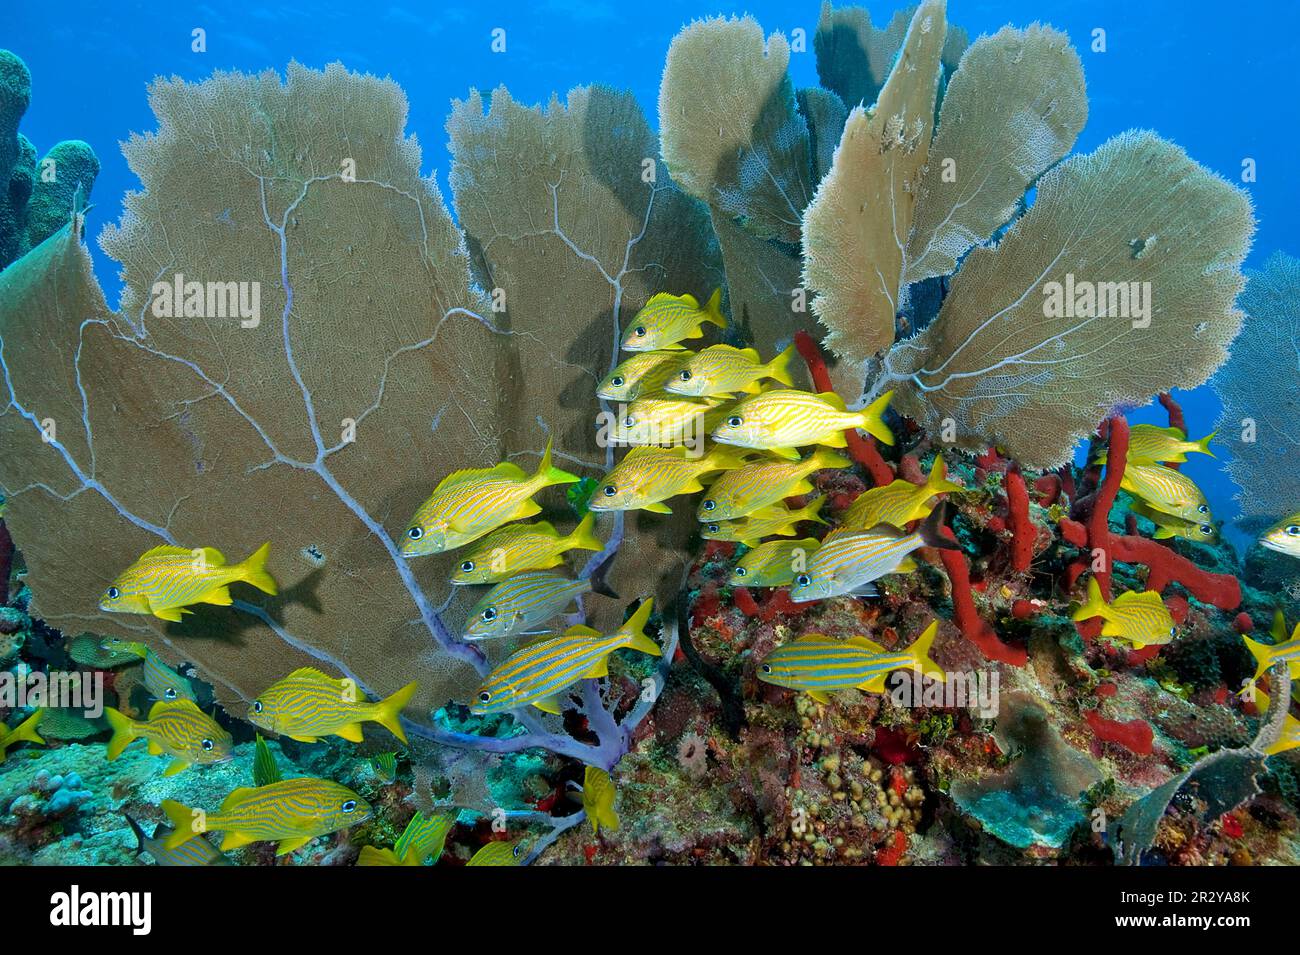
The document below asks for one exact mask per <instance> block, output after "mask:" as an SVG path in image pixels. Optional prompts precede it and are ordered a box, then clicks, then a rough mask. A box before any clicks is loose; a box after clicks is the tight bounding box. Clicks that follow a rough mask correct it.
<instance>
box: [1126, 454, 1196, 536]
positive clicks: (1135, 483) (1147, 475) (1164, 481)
mask: <svg viewBox="0 0 1300 955" xmlns="http://www.w3.org/2000/svg"><path fill="white" fill-rule="evenodd" d="M1119 486H1120V487H1122V488H1123V489H1124V490H1126V491H1128V492H1129V493H1130V494H1132V495H1134V496H1135V497H1138V498H1141V499H1142V501H1143V502H1144V503H1145V504H1147V505H1148V506H1149V507H1152V508H1154V509H1155V510H1157V511H1163V512H1164V513H1165V514H1172V515H1174V517H1181V518H1182V519H1183V520H1185V521H1197V522H1204V523H1209V522H1210V521H1211V520H1212V517H1213V516H1212V515H1211V514H1210V505H1209V503H1208V502H1207V501H1206V500H1205V494H1204V493H1202V491H1201V489H1200V488H1199V487H1197V486H1196V482H1194V481H1193V480H1192V479H1191V478H1189V477H1188V476H1187V475H1185V474H1183V473H1182V472H1181V471H1175V470H1174V469H1173V468H1167V467H1165V466H1164V465H1163V464H1131V465H1128V466H1126V467H1125V468H1124V478H1123V480H1121V481H1120V482H1119Z"/></svg>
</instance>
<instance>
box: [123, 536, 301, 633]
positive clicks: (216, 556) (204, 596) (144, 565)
mask: <svg viewBox="0 0 1300 955" xmlns="http://www.w3.org/2000/svg"><path fill="white" fill-rule="evenodd" d="M270 549H271V545H270V544H269V543H267V544H263V545H262V546H261V547H259V548H258V549H257V550H256V551H254V552H253V554H252V556H251V557H249V558H248V559H247V560H245V561H244V562H243V563H242V564H227V563H226V558H225V557H224V556H223V555H222V553H221V551H219V550H217V549H216V548H214V547H196V548H194V549H192V550H191V549H188V548H185V547H173V546H171V545H167V544H164V545H163V546H161V547H155V548H154V549H153V550H151V551H148V552H147V553H145V554H144V555H142V556H141V557H140V559H139V560H137V561H136V562H135V563H134V564H132V565H131V566H130V567H128V568H127V569H126V570H124V571H122V573H121V574H119V575H118V577H117V579H116V580H114V581H113V583H112V585H111V586H110V587H109V588H108V590H106V591H104V596H103V597H101V598H100V600H99V609H100V610H109V611H112V612H114V613H151V614H153V615H154V616H155V617H157V618H159V619H160V620H170V621H173V622H175V621H178V620H180V619H181V615H182V614H188V613H193V611H191V610H188V609H186V608H187V607H189V606H190V605H191V604H200V603H203V604H216V605H217V606H219V607H228V606H230V604H231V596H230V587H229V585H230V584H233V583H235V582H236V581H243V582H244V583H248V584H252V585H253V586H254V587H256V588H257V589H258V590H261V591H263V592H264V593H268V594H272V595H274V594H276V593H277V592H278V590H277V588H276V586H275V581H274V580H273V579H272V577H271V575H270V574H268V573H267V572H266V557H267V554H268V553H270Z"/></svg>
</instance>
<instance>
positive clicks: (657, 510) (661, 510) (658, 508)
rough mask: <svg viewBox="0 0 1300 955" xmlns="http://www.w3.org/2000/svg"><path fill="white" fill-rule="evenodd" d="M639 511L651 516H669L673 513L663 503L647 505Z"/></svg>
mask: <svg viewBox="0 0 1300 955" xmlns="http://www.w3.org/2000/svg"><path fill="white" fill-rule="evenodd" d="M641 510H643V511H649V512H650V513H651V514H671V513H672V512H673V509H672V508H671V507H669V506H668V505H667V504H664V503H663V502H659V503H657V504H647V505H645V507H643V508H641Z"/></svg>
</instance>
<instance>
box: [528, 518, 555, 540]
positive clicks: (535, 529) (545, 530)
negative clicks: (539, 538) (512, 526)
mask: <svg viewBox="0 0 1300 955" xmlns="http://www.w3.org/2000/svg"><path fill="white" fill-rule="evenodd" d="M519 533H521V534H545V535H546V536H547V537H559V536H560V534H559V532H558V531H557V530H556V529H555V525H554V524H552V523H551V522H550V521H537V522H536V523H533V524H528V525H526V526H525V525H519Z"/></svg>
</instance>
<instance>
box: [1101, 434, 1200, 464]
mask: <svg viewBox="0 0 1300 955" xmlns="http://www.w3.org/2000/svg"><path fill="white" fill-rule="evenodd" d="M1216 434H1218V432H1217V431H1212V432H1210V433H1209V434H1207V435H1206V436H1205V437H1203V438H1201V440H1199V441H1188V440H1187V435H1186V434H1184V433H1183V430H1182V429H1181V428H1173V427H1169V428H1161V427H1158V426H1156V425H1154V424H1135V425H1133V427H1132V428H1130V429H1129V436H1128V454H1127V455H1126V457H1125V460H1126V461H1127V462H1128V463H1129V464H1161V463H1164V464H1182V463H1183V462H1184V461H1186V460H1187V455H1189V454H1192V453H1194V452H1195V453H1200V454H1208V455H1209V456H1210V457H1214V452H1213V451H1211V450H1210V442H1211V441H1213V440H1214V436H1215V435H1216ZM1096 460H1097V463H1098V464H1105V463H1106V452H1105V451H1102V452H1101V453H1100V454H1099V455H1097V459H1096Z"/></svg>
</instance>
